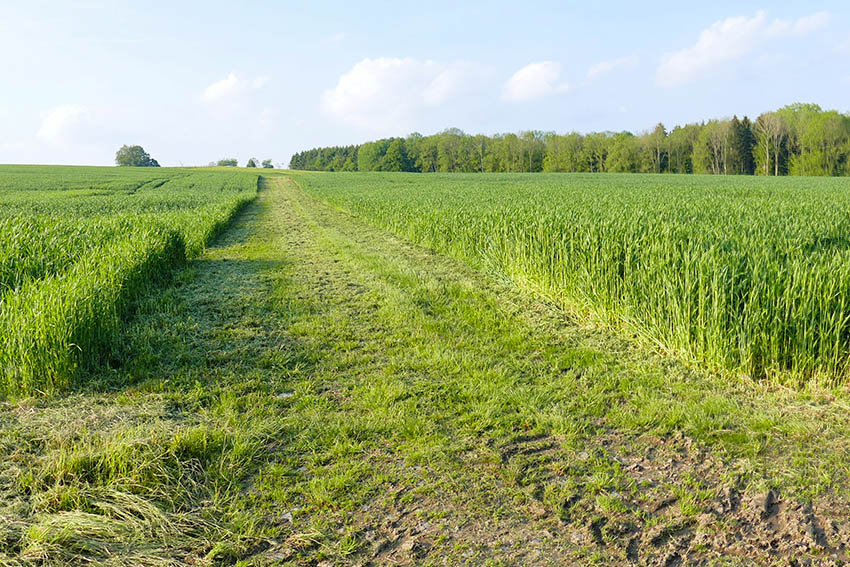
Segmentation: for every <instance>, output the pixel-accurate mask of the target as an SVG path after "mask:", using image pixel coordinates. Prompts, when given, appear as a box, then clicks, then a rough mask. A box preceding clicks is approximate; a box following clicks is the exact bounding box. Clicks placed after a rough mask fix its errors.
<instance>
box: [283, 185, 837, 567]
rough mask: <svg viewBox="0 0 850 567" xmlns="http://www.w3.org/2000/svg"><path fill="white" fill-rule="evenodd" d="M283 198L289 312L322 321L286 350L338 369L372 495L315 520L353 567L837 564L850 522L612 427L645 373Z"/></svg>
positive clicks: (678, 443)
mask: <svg viewBox="0 0 850 567" xmlns="http://www.w3.org/2000/svg"><path fill="white" fill-rule="evenodd" d="M279 183H280V190H281V196H280V198H281V202H280V205H281V211H282V212H283V215H284V216H285V225H286V226H287V227H288V229H287V231H286V232H285V233H283V234H282V235H281V238H282V239H283V240H284V241H285V243H286V244H285V246H286V247H287V248H288V249H289V250H290V251H291V258H292V261H293V263H294V264H295V265H296V266H300V267H299V268H297V269H296V270H295V271H294V274H295V276H294V279H293V281H294V286H293V288H294V290H297V291H296V293H297V295H296V297H295V300H296V301H299V302H304V303H305V304H312V305H321V306H322V307H321V313H320V314H314V317H313V318H312V320H311V321H310V322H309V323H307V327H306V328H305V329H304V330H301V329H299V326H298V324H296V325H295V333H296V334H298V335H299V336H301V338H307V337H309V340H311V341H312V340H320V341H322V344H321V347H320V350H322V351H328V350H330V351H333V352H334V356H332V357H330V358H329V359H326V360H322V361H320V362H319V364H318V372H317V374H318V375H321V376H324V378H323V381H322V384H323V385H322V395H323V396H324V397H325V398H327V399H330V400H333V404H332V405H333V407H334V409H335V413H336V415H337V416H338V417H340V418H341V419H343V420H350V426H351V427H358V426H359V427H362V428H363V429H362V430H361V431H360V432H358V433H356V434H355V435H354V437H355V439H356V446H357V450H356V451H355V453H354V454H353V455H351V457H350V460H348V462H346V463H345V465H344V466H350V467H355V468H356V467H357V466H362V467H363V474H364V477H365V478H367V479H368V480H365V483H366V484H367V485H369V486H370V489H369V490H368V491H364V493H363V494H362V495H361V496H359V497H358V496H355V497H353V498H352V506H351V509H350V510H346V511H345V512H343V513H342V514H339V512H338V511H335V510H333V508H334V506H330V507H329V508H330V510H324V511H321V512H320V511H316V513H317V514H318V515H319V516H320V517H324V518H333V519H334V520H335V521H337V522H341V524H343V525H345V526H346V528H345V529H346V530H347V532H348V533H351V534H354V535H355V537H356V541H357V542H358V552H357V553H355V554H354V557H353V558H352V562H353V563H358V562H361V563H362V562H364V561H365V562H368V561H370V560H371V561H372V562H374V563H375V564H382V563H385V562H387V561H390V560H391V561H392V562H396V563H429V562H434V563H440V564H442V563H443V562H444V561H448V563H452V562H453V561H454V562H457V563H458V564H468V563H473V564H475V563H479V564H484V563H485V562H486V561H490V562H494V561H495V562H498V561H501V562H503V563H504V564H540V565H551V564H555V563H559V562H562V563H571V562H575V563H581V564H585V563H586V562H588V561H590V560H591V559H594V558H595V559H597V560H598V561H599V562H600V563H602V564H612V563H622V564H632V563H639V564H663V565H676V564H679V563H682V562H687V563H689V564H697V563H701V562H705V561H708V560H712V559H719V558H724V557H725V558H726V559H727V560H728V561H730V562H733V563H734V562H738V561H739V562H743V563H746V564H751V563H752V562H753V561H758V562H763V563H765V564H770V563H774V562H778V563H783V562H786V561H788V560H791V559H795V560H798V559H801V558H803V557H806V556H807V555H809V554H810V556H811V559H812V560H814V561H815V562H817V561H824V562H825V563H824V564H830V562H831V561H833V560H834V559H836V558H845V559H846V555H845V549H844V547H843V543H842V542H847V541H850V532H848V531H847V528H848V526H847V524H846V521H844V520H846V517H847V516H846V515H845V514H846V509H845V510H841V509H838V508H835V504H834V503H830V504H824V506H826V507H827V510H824V511H823V512H824V513H825V514H826V516H821V515H819V512H821V510H817V509H814V508H812V507H811V506H810V505H804V504H800V503H798V502H796V501H794V500H793V499H788V500H786V499H783V498H782V496H781V493H780V492H779V491H774V490H770V489H769V487H767V486H764V485H759V483H758V482H754V479H753V474H752V473H753V471H751V470H747V469H740V468H738V467H737V466H735V465H732V464H728V463H727V464H724V463H723V462H722V459H721V458H720V457H719V456H718V455H716V454H713V452H712V451H710V450H707V449H706V448H705V447H702V446H700V444H698V443H694V442H693V440H692V439H690V438H688V437H686V436H684V435H682V433H681V432H680V431H675V430H673V431H670V432H669V433H670V434H669V436H668V435H658V434H657V431H656V428H654V427H651V426H650V427H647V426H644V427H637V426H634V425H631V424H630V425H629V426H624V424H623V421H622V420H619V421H618V420H617V419H616V418H615V419H609V413H614V412H617V411H622V410H621V409H620V408H621V406H624V405H629V404H634V403H639V402H640V397H639V396H634V397H632V398H631V399H630V398H629V395H628V394H626V395H623V392H622V389H623V388H624V387H626V388H628V387H630V386H634V385H639V386H640V388H637V389H641V388H642V389H643V390H646V389H647V387H648V386H647V385H646V383H644V382H640V380H641V378H640V377H635V376H634V375H635V374H636V373H643V372H648V370H647V368H645V367H640V366H639V367H635V366H634V365H631V364H626V363H623V361H622V360H621V359H618V357H619V356H620V355H621V354H622V352H621V351H619V350H614V351H611V350H607V349H609V348H610V347H611V346H612V345H611V344H610V343H605V342H604V341H605V340H606V339H604V338H600V336H599V334H598V333H594V332H593V331H589V330H587V329H581V328H580V327H578V326H576V325H570V324H568V323H567V322H565V321H563V320H562V319H560V316H559V314H558V313H557V312H553V311H551V310H548V309H547V308H546V307H545V306H541V305H539V304H534V303H533V302H529V301H528V300H527V298H524V297H522V296H520V295H517V294H516V293H513V292H511V290H510V289H509V288H508V287H507V286H504V287H503V286H500V285H498V284H494V283H493V282H491V281H487V280H486V279H485V278H482V277H481V276H480V275H478V274H476V273H474V272H471V271H470V270H467V269H465V268H464V267H462V266H459V265H458V264H457V263H455V262H452V261H450V260H447V259H445V258H443V257H440V256H436V255H433V254H430V253H428V252H426V251H424V250H422V249H421V248H417V247H413V246H409V245H407V244H405V243H403V242H401V241H399V240H397V239H395V238H392V237H390V236H388V235H386V233H383V232H381V231H376V230H373V229H370V228H368V227H366V226H364V225H363V224H362V223H360V222H359V221H356V220H354V219H351V218H350V217H348V216H347V215H345V214H342V213H339V212H336V211H333V210H331V209H329V208H327V207H324V206H322V205H319V204H317V203H316V202H315V201H314V200H313V199H312V198H310V197H308V196H306V195H305V194H304V193H303V192H301V191H300V190H298V189H297V188H296V187H295V186H294V184H292V182H291V181H289V180H282V181H280V182H279ZM315 315H317V316H315ZM317 326H318V327H317ZM619 347H620V348H622V345H619ZM615 348H617V346H615ZM656 362H657V361H656ZM647 365H648V364H647V363H645V364H644V366H647ZM654 371H655V372H659V373H660V374H662V375H663V374H664V373H665V371H664V370H663V369H662V370H657V369H656V370H654ZM650 383H651V381H650ZM693 387H694V388H696V389H699V388H700V387H701V385H699V384H694V385H693ZM702 387H707V386H702ZM661 388H663V386H661ZM656 397H660V395H658V394H657V393H656ZM636 398H637V399H636ZM653 401H657V400H653ZM672 407H673V406H671V408H672ZM337 465H338V464H336V463H334V464H331V465H330V468H332V469H333V468H334V467H335V466H337ZM348 497H349V495H342V500H343V501H345V500H346V499H347V498H348ZM342 508H343V509H345V506H343V507H342ZM352 513H353V516H352ZM343 518H344V519H343ZM833 519H835V520H838V521H837V522H835V523H833V521H832V520H833ZM824 557H825V559H824Z"/></svg>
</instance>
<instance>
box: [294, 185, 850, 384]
mask: <svg viewBox="0 0 850 567" xmlns="http://www.w3.org/2000/svg"><path fill="white" fill-rule="evenodd" d="M297 179H298V180H299V182H300V183H301V184H302V185H303V186H304V187H305V188H306V189H307V190H308V191H310V192H311V193H312V194H313V195H315V196H317V197H318V198H320V199H322V200H324V201H327V202H329V203H332V204H333V205H334V206H337V207H339V208H342V209H343V210H347V211H349V212H351V213H353V214H356V215H357V216H359V217H362V218H363V219H364V220H366V221H367V222H370V223H372V224H375V225H377V226H380V227H382V228H385V229H388V230H391V231H392V232H394V233H396V234H398V235H400V236H402V237H404V238H406V239H409V240H411V241H413V242H416V243H419V244H422V245H425V246H428V247H429V248H433V249H435V250H437V251H440V252H444V253H448V254H450V255H452V256H454V257H456V258H459V259H461V260H463V261H465V262H468V263H470V264H472V265H474V266H476V267H478V268H482V269H486V270H488V271H490V272H493V273H495V274H498V275H502V276H507V277H509V278H511V279H512V280H514V281H516V282H519V283H524V284H529V285H531V286H533V287H535V288H537V289H539V290H543V291H545V292H546V293H549V294H551V295H552V296H555V297H558V298H559V299H560V300H562V302H563V303H564V304H569V305H570V306H571V307H573V308H577V309H578V310H580V311H584V312H588V311H589V312H591V313H593V314H594V315H595V316H597V317H598V318H600V319H601V320H603V321H605V322H606V323H612V324H614V325H615V326H625V327H627V330H629V331H631V332H633V333H636V334H639V335H640V336H641V337H644V338H645V339H647V340H648V341H651V342H653V343H655V344H657V345H659V346H660V347H661V348H663V349H665V350H666V351H668V352H671V353H674V354H680V355H685V356H686V357H689V358H692V359H695V360H697V361H699V362H701V363H703V364H706V365H708V366H709V367H711V368H715V369H726V370H739V371H742V372H744V373H746V374H748V375H749V376H752V377H762V376H766V375H768V376H771V377H773V378H774V379H778V380H781V381H783V382H793V383H794V384H796V385H799V384H802V383H805V382H808V381H814V382H816V383H818V384H820V385H831V384H841V383H843V382H844V381H845V379H846V376H847V372H848V362H850V239H848V234H850V214H848V211H850V182H848V181H847V180H846V179H816V178H806V179H789V178H786V179H764V178H753V177H743V178H730V177H723V176H692V177H688V176H681V177H677V176H653V175H642V176H633V175H605V176H594V175H567V176H565V175H557V174H556V175H535V176H517V175H490V176H477V175H442V176H439V175H438V176H417V175H397V174H369V175H360V176H357V177H355V178H352V177H351V176H345V175H338V174H337V175H334V174H312V175H311V174H307V173H299V174H298V176H297Z"/></svg>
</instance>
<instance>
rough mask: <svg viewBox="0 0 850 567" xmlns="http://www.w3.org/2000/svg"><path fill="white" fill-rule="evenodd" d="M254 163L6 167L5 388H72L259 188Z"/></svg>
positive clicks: (1, 263)
mask: <svg viewBox="0 0 850 567" xmlns="http://www.w3.org/2000/svg"><path fill="white" fill-rule="evenodd" d="M256 188H257V176H256V175H252V174H246V173H243V172H236V173H232V172H227V173H225V172H206V171H192V170H175V169H170V170H159V169H153V170H152V169H114V168H85V167H52V168H44V167H33V166H29V167H28V166H6V167H3V168H0V391H5V392H8V393H19V392H20V393H29V394H31V393H36V392H52V391H56V390H61V389H63V388H67V387H68V386H69V385H70V384H71V382H72V380H73V378H74V376H75V375H76V374H77V369H78V367H80V366H85V365H88V366H92V365H97V364H104V363H106V362H107V361H108V358H109V357H110V354H111V353H112V352H113V351H114V350H115V349H116V348H117V343H118V342H119V335H120V332H121V327H122V319H123V318H124V317H125V316H126V315H127V313H128V312H129V310H131V309H132V304H133V302H134V300H136V299H137V298H138V297H139V295H140V294H142V293H144V291H145V290H149V289H151V287H152V286H155V285H156V284H158V283H161V282H162V281H163V277H164V276H166V275H167V274H168V273H169V272H170V271H171V270H172V269H173V268H175V267H176V266H178V265H179V264H180V263H182V262H183V261H184V260H185V259H186V258H192V257H195V256H197V255H198V253H200V252H201V251H202V250H203V248H204V246H205V245H206V243H207V242H208V241H209V240H210V239H211V238H212V237H214V236H215V235H216V234H218V232H219V231H220V230H221V228H222V227H224V226H226V225H227V223H228V222H229V221H230V218H231V217H232V216H233V215H234V214H235V213H236V212H237V211H238V210H239V208H240V207H241V206H243V205H244V204H245V203H246V202H248V201H249V200H251V199H252V198H253V197H254V195H255V194H256Z"/></svg>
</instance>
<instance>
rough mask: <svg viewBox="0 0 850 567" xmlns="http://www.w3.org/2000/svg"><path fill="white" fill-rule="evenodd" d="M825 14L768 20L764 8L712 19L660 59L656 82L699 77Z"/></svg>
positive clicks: (811, 26) (797, 33)
mask: <svg viewBox="0 0 850 567" xmlns="http://www.w3.org/2000/svg"><path fill="white" fill-rule="evenodd" d="M828 21H829V14H827V13H826V12H817V13H815V14H812V15H810V16H805V17H802V18H799V19H797V20H780V19H775V20H773V21H769V20H768V18H767V14H766V13H765V12H764V11H761V10H760V11H758V12H756V14H755V15H754V16H752V17H747V16H738V17H732V18H726V19H725V20H720V21H718V22H714V23H713V24H712V25H711V26H710V27H708V28H707V29H705V30H703V31H702V33H700V36H699V39H698V40H697V42H696V43H695V44H694V45H692V46H690V47H686V48H684V49H682V50H680V51H676V52H673V53H668V54H666V55H664V56H663V57H662V58H661V64H660V65H659V66H658V70H657V72H656V76H655V79H656V83H657V84H658V85H660V86H663V87H671V86H675V85H680V84H684V83H689V82H692V81H695V80H697V79H700V78H702V77H704V76H706V75H708V74H711V73H712V72H713V71H716V70H717V69H719V68H720V67H721V66H722V65H723V64H725V63H729V62H732V61H735V60H737V59H740V58H742V57H744V56H745V55H748V54H749V53H751V52H753V51H754V50H755V49H757V48H759V47H761V46H763V45H764V44H766V43H768V42H771V41H773V40H776V39H781V38H788V37H802V36H805V35H808V34H810V33H812V32H814V31H817V30H819V29H821V28H822V27H823V26H825V25H826V24H827V22H828Z"/></svg>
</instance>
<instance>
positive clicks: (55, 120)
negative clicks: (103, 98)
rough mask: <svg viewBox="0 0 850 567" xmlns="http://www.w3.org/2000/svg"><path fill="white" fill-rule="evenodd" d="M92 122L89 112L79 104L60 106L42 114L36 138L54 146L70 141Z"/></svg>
mask: <svg viewBox="0 0 850 567" xmlns="http://www.w3.org/2000/svg"><path fill="white" fill-rule="evenodd" d="M91 121H92V113H91V111H90V110H89V109H88V108H87V107H85V106H83V105H81V104H60V105H59V106H55V107H53V108H51V109H50V110H48V111H47V112H45V113H44V115H43V118H42V121H41V128H39V130H38V138H39V139H40V140H42V141H44V142H47V143H49V144H54V145H61V144H66V143H69V142H70V141H72V140H73V139H74V138H75V137H76V135H77V134H79V133H80V131H81V130H83V129H86V124H87V123H90V122H91Z"/></svg>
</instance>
